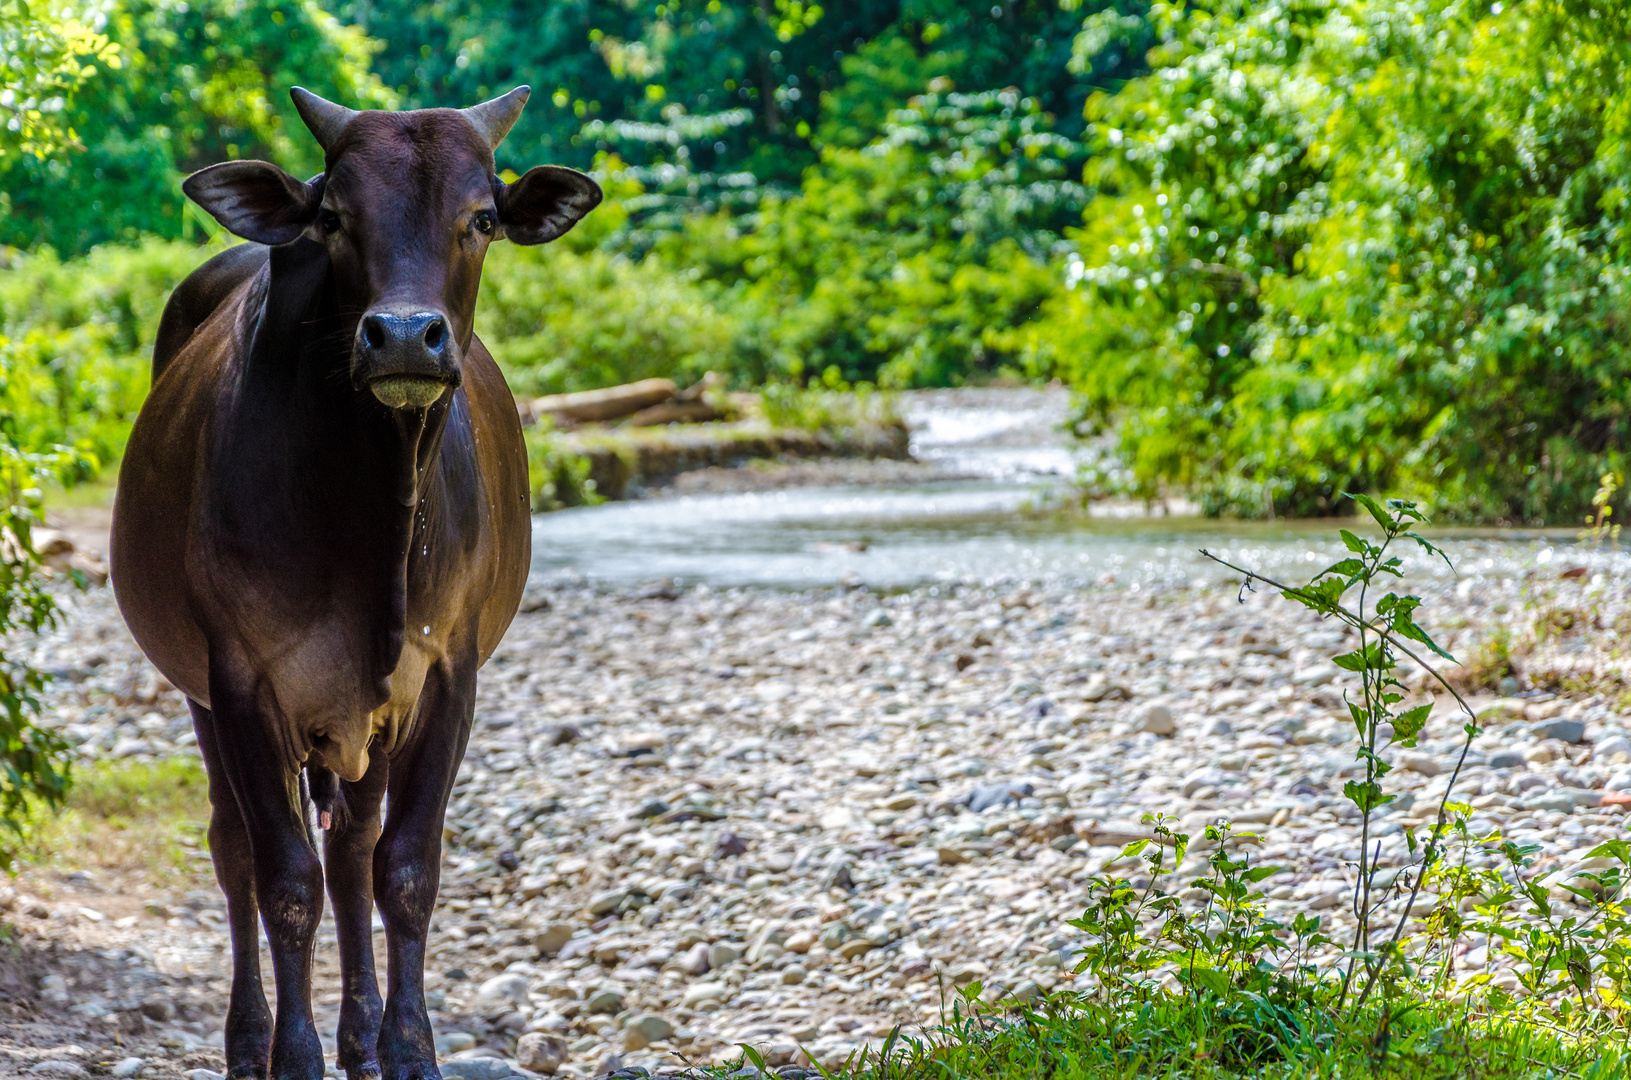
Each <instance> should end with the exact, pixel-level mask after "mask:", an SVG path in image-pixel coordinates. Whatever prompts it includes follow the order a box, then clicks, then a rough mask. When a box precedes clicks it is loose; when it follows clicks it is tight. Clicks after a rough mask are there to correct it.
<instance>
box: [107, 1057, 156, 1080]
mask: <svg viewBox="0 0 1631 1080" xmlns="http://www.w3.org/2000/svg"><path fill="white" fill-rule="evenodd" d="M146 1064H147V1059H146V1058H139V1057H127V1058H120V1059H119V1060H118V1061H116V1062H114V1063H113V1065H112V1066H110V1067H109V1069H108V1075H109V1076H111V1077H114V1080H130V1077H132V1076H135V1075H136V1074H137V1073H139V1072H141V1071H142V1067H143V1066H144V1065H146Z"/></svg>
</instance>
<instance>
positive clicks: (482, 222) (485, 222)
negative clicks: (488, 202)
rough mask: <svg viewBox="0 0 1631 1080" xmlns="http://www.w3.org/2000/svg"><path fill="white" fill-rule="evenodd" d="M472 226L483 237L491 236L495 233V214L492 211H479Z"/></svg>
mask: <svg viewBox="0 0 1631 1080" xmlns="http://www.w3.org/2000/svg"><path fill="white" fill-rule="evenodd" d="M471 224H472V225H474V226H475V227H476V231H477V232H479V233H481V234H482V235H483V236H491V235H492V232H493V212H492V211H491V210H477V211H476V217H475V220H473V221H472V222H471Z"/></svg>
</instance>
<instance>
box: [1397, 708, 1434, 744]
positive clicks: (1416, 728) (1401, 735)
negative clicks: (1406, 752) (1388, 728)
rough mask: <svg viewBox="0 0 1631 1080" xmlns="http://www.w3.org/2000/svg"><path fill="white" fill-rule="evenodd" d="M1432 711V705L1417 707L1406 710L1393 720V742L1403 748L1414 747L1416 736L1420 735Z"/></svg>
mask: <svg viewBox="0 0 1631 1080" xmlns="http://www.w3.org/2000/svg"><path fill="white" fill-rule="evenodd" d="M1432 711H1433V703H1432V702H1430V701H1429V702H1428V703H1427V704H1425V705H1417V706H1416V707H1415V708H1414V709H1406V710H1405V711H1404V712H1402V713H1400V714H1399V715H1397V716H1395V717H1394V718H1393V741H1394V742H1396V743H1399V744H1401V745H1404V746H1415V745H1416V736H1417V735H1420V734H1421V730H1422V728H1423V727H1425V726H1426V725H1427V717H1428V716H1429V715H1430V714H1431V713H1432Z"/></svg>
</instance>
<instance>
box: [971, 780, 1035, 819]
mask: <svg viewBox="0 0 1631 1080" xmlns="http://www.w3.org/2000/svg"><path fill="white" fill-rule="evenodd" d="M1035 790H1036V788H1035V787H1033V786H1032V785H1030V784H1024V783H1017V782H999V783H995V784H976V785H974V790H973V791H970V792H969V793H968V794H967V795H964V796H963V797H962V798H961V799H959V800H958V801H959V802H961V803H962V804H963V805H964V806H966V807H968V808H969V809H970V810H972V811H974V812H975V813H976V814H981V813H984V812H985V811H987V810H990V809H991V808H992V807H996V806H1003V805H1005V804H1007V803H1017V802H1019V800H1021V799H1024V798H1027V797H1029V796H1030V795H1031V794H1032V793H1033V792H1034V791H1035Z"/></svg>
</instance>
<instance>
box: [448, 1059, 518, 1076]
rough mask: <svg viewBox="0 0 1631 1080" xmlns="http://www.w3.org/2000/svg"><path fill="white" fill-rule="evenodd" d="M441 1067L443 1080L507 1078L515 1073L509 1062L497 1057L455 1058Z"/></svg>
mask: <svg viewBox="0 0 1631 1080" xmlns="http://www.w3.org/2000/svg"><path fill="white" fill-rule="evenodd" d="M441 1068H442V1080H455V1078H457V1080H507V1078H508V1077H511V1076H514V1075H515V1070H514V1069H512V1068H510V1063H509V1062H507V1061H505V1060H504V1059H503V1058H496V1057H468V1058H454V1059H453V1060H452V1061H444V1062H442V1066H441Z"/></svg>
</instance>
